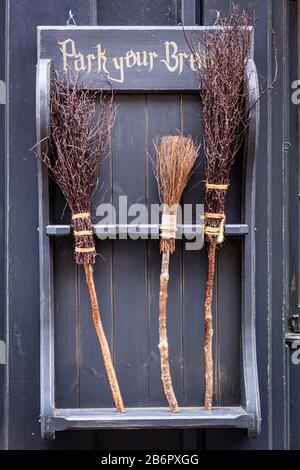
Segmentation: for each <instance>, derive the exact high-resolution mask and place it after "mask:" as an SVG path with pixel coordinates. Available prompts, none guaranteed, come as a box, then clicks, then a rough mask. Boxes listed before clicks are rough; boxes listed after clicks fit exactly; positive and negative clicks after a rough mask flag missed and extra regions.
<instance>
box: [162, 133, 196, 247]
mask: <svg viewBox="0 0 300 470" xmlns="http://www.w3.org/2000/svg"><path fill="white" fill-rule="evenodd" d="M155 148H156V159H155V162H154V174H155V177H156V179H157V184H158V192H159V198H160V202H161V204H162V205H163V211H164V214H165V215H176V213H177V207H178V204H179V202H180V200H181V196H182V193H183V191H184V189H185V187H186V185H187V183H188V181H189V178H190V175H191V171H192V168H193V166H194V163H195V161H196V159H197V155H198V151H199V146H198V145H196V144H195V143H194V141H193V139H192V137H190V136H188V137H184V136H182V135H179V136H172V135H167V136H163V137H161V138H160V139H158V140H157V142H156V143H155ZM160 249H161V252H165V251H167V250H169V251H170V253H171V254H172V253H173V252H174V250H175V237H174V238H171V239H169V240H166V239H163V238H161V240H160Z"/></svg>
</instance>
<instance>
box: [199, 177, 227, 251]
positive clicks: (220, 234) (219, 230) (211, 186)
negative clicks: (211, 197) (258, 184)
mask: <svg viewBox="0 0 300 470" xmlns="http://www.w3.org/2000/svg"><path fill="white" fill-rule="evenodd" d="M205 187H206V190H215V191H227V189H228V188H229V184H215V183H208V181H206V182H205ZM209 220H221V223H220V225H219V227H210V226H206V227H205V229H204V233H205V235H207V236H208V237H217V243H218V244H219V243H223V241H224V227H225V220H226V217H225V214H224V213H223V212H220V213H210V212H207V213H206V214H205V221H206V222H207V221H209Z"/></svg>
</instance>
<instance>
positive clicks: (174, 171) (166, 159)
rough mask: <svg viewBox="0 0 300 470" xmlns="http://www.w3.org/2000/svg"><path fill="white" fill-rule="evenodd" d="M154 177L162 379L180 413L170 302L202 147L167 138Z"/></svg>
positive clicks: (161, 145) (172, 406)
mask: <svg viewBox="0 0 300 470" xmlns="http://www.w3.org/2000/svg"><path fill="white" fill-rule="evenodd" d="M155 148H156V159H155V162H154V173H155V177H156V179H157V184H158V191H159V197H160V202H161V204H162V206H163V213H162V224H161V227H160V252H161V253H162V260H161V275H160V292H159V345H158V347H159V350H160V364H161V379H162V383H163V387H164V392H165V395H166V398H167V400H168V403H169V406H170V409H171V411H173V412H175V413H176V412H178V411H179V408H178V403H177V399H176V396H175V393H174V389H173V385H172V378H171V373H170V364H169V346H168V336H167V298H168V282H169V262H170V254H173V253H174V251H175V238H176V231H177V228H176V217H177V209H178V205H179V203H180V200H181V196H182V193H183V190H184V188H185V187H186V185H187V183H188V180H189V177H190V174H191V170H192V168H193V165H194V163H195V160H196V158H197V154H198V150H199V147H197V146H196V145H195V144H194V142H193V140H192V138H191V137H183V136H164V137H161V138H160V139H159V140H158V142H157V143H156V144H155Z"/></svg>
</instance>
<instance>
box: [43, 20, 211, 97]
mask: <svg viewBox="0 0 300 470" xmlns="http://www.w3.org/2000/svg"><path fill="white" fill-rule="evenodd" d="M204 30H205V28H200V27H198V28H197V27H188V28H186V30H185V33H186V35H187V37H188V39H189V41H191V42H193V45H194V46H196V47H197V48H198V51H197V54H198V56H199V57H200V56H201V42H200V41H199V38H201V36H202V38H203V33H204ZM39 48H40V50H39V56H40V57H41V58H48V57H51V58H52V59H53V60H54V62H55V64H56V67H57V69H58V70H59V71H61V72H68V71H69V70H71V71H73V72H75V73H76V74H79V76H80V79H81V80H83V81H84V82H85V83H86V84H87V86H88V87H89V88H94V89H99V88H103V87H107V86H112V87H113V88H114V89H117V90H128V91H129V90H132V91H134V90H140V91H141V90H164V91H165V90H195V89H197V88H198V83H197V80H196V78H195V71H196V70H197V63H196V61H195V57H194V54H193V53H192V52H191V50H190V47H189V44H188V43H187V41H186V39H185V36H184V33H183V30H182V28H181V27H169V28H168V27H164V28H160V27H140V28H139V27H135V28H130V29H129V28H125V27H123V28H122V27H119V28H118V27H102V28H99V27H40V28H39Z"/></svg>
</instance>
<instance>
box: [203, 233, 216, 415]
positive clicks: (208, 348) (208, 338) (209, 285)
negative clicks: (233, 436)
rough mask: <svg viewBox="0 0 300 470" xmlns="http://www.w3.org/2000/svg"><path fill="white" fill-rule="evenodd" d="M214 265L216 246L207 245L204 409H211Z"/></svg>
mask: <svg viewBox="0 0 300 470" xmlns="http://www.w3.org/2000/svg"><path fill="white" fill-rule="evenodd" d="M215 265H216V244H215V243H213V242H210V243H209V248H208V273H207V281H206V290H205V305H204V318H205V339H204V361H205V409H206V410H207V411H209V410H211V408H212V397H213V344H212V339H213V319H212V297H213V288H214V277H215Z"/></svg>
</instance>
